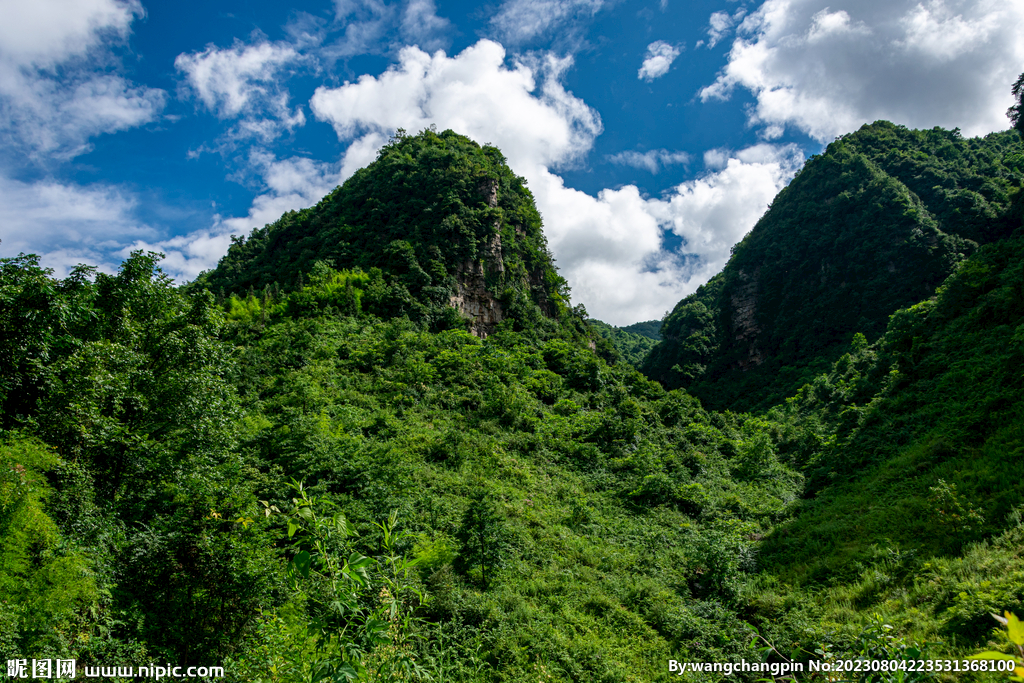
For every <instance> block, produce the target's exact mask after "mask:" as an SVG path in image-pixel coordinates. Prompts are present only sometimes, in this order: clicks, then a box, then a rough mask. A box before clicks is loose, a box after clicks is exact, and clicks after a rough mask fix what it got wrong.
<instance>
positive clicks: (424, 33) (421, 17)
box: [401, 0, 451, 51]
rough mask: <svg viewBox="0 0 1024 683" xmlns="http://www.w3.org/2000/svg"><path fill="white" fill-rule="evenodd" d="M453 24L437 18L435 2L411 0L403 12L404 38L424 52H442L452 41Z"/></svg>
mask: <svg viewBox="0 0 1024 683" xmlns="http://www.w3.org/2000/svg"><path fill="white" fill-rule="evenodd" d="M450 29H451V22H450V21H448V20H447V19H445V18H444V17H439V16H437V7H436V6H435V5H434V0H409V2H408V3H407V4H406V6H405V10H404V11H403V12H402V27H401V30H402V38H403V39H404V40H405V41H406V43H408V44H409V45H416V46H418V47H420V48H422V49H424V50H428V51H429V50H440V49H442V48H445V47H447V46H448V43H450V42H451V41H449V40H448V37H447V34H448V31H449V30H450Z"/></svg>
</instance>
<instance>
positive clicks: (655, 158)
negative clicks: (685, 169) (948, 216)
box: [607, 149, 690, 173]
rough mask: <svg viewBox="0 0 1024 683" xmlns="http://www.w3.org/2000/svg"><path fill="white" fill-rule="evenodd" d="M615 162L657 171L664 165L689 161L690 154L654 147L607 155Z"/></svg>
mask: <svg viewBox="0 0 1024 683" xmlns="http://www.w3.org/2000/svg"><path fill="white" fill-rule="evenodd" d="M607 159H608V161H610V162H612V163H613V164H620V165H622V166H632V167H633V168H641V169H644V170H646V171H649V172H650V173H657V172H658V171H660V170H661V167H662V166H672V165H675V164H685V163H689V161H690V155H689V154H687V153H686V152H670V151H668V150H667V149H652V150H650V151H647V152H642V153H641V152H634V151H627V152H619V153H618V154H612V155H609V156H608V157H607Z"/></svg>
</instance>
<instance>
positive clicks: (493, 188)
mask: <svg viewBox="0 0 1024 683" xmlns="http://www.w3.org/2000/svg"><path fill="white" fill-rule="evenodd" d="M478 190H479V192H480V194H481V195H483V197H484V200H485V201H486V202H487V205H488V206H491V207H495V206H497V205H498V181H497V180H492V179H488V180H484V181H483V182H482V183H480V187H479V188H478ZM500 230H501V222H500V220H496V221H495V223H494V234H493V235H492V236H491V238H490V239H489V240H487V242H486V243H485V244H484V246H483V248H482V250H481V252H482V253H481V257H482V258H481V259H480V260H477V261H470V260H467V261H466V262H465V263H463V264H462V265H461V266H460V267H459V270H458V273H457V274H456V276H455V277H456V280H457V287H458V290H457V291H456V292H455V293H454V294H452V295H451V298H450V299H449V301H450V302H451V305H452V306H453V307H454V308H455V309H456V310H458V311H459V313H461V314H462V315H464V316H466V317H467V318H470V319H472V321H473V322H472V323H470V327H469V331H470V332H471V333H472V334H473V335H475V336H477V337H480V338H481V339H485V338H486V337H487V336H488V335H489V334H491V333H492V332H494V328H495V326H497V324H498V323H500V322H501V321H502V320H504V319H505V315H504V311H503V310H502V307H501V302H500V301H498V300H497V299H496V298H495V297H494V295H493V294H491V292H489V291H488V290H487V274H488V273H491V274H494V273H498V274H503V273H504V272H505V261H504V258H503V254H502V250H501V233H500Z"/></svg>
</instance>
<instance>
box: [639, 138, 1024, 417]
mask: <svg viewBox="0 0 1024 683" xmlns="http://www.w3.org/2000/svg"><path fill="white" fill-rule="evenodd" d="M1022 181H1024V147H1022V145H1021V142H1020V139H1019V137H1018V135H1017V134H1016V133H1014V132H1006V133H996V134H992V135H988V136H986V137H985V138H974V139H964V138H963V137H961V135H960V133H959V131H958V130H953V131H947V130H942V129H939V128H935V129H932V130H909V129H907V128H905V127H902V126H896V125H894V124H892V123H888V122H885V121H879V122H876V123H874V124H872V125H868V126H864V127H863V128H861V129H860V130H859V131H857V132H856V133H852V134H850V135H846V136H844V137H842V138H840V139H838V140H836V141H835V142H833V143H832V144H830V145H829V146H828V148H827V149H826V150H825V152H824V153H822V154H821V155H817V156H814V157H812V158H811V159H809V160H808V161H807V164H806V165H805V166H804V168H803V169H802V170H801V172H800V173H799V174H798V175H797V176H796V178H794V179H793V181H792V182H791V183H790V185H789V187H787V188H786V189H784V190H783V191H782V192H780V193H779V195H778V196H777V197H776V198H775V201H774V202H773V203H772V205H771V207H770V208H769V210H768V212H767V213H766V214H765V215H764V216H763V217H762V218H761V220H760V221H758V223H757V225H756V226H755V227H754V229H753V230H752V231H751V232H750V234H748V235H747V236H746V237H745V238H744V239H743V240H742V241H741V242H740V243H739V244H737V245H736V246H735V248H734V250H733V255H732V257H731V258H730V260H729V263H728V264H727V265H726V267H725V269H724V270H723V271H722V273H720V274H719V275H717V276H716V277H714V278H713V279H712V280H711V281H710V282H708V283H707V284H706V285H704V286H703V287H701V288H700V289H699V290H698V291H697V292H696V293H694V294H692V295H691V296H689V297H687V298H685V299H683V300H682V301H681V302H680V303H679V304H678V305H677V306H676V307H675V309H674V310H673V311H672V313H671V314H670V315H669V316H668V317H667V318H666V320H665V322H664V326H663V328H662V330H661V334H662V336H663V337H664V341H663V342H662V343H660V344H659V345H658V346H656V347H655V348H654V349H653V350H652V352H651V354H650V355H649V356H648V358H647V359H646V361H645V362H644V364H643V369H644V372H645V373H647V374H648V376H650V377H652V378H654V379H657V380H659V381H661V382H662V383H663V384H665V385H666V386H667V387H670V388H675V387H684V388H686V389H687V391H689V392H690V393H692V394H694V395H695V396H697V397H698V398H700V399H701V400H702V401H703V402H704V403H705V405H707V406H708V407H709V408H711V409H715V410H725V409H731V410H751V409H765V408H767V407H769V406H771V405H773V404H776V403H779V402H781V401H782V400H783V399H784V398H786V397H788V396H791V395H793V394H794V393H796V391H797V390H798V389H799V388H800V387H801V386H802V385H803V384H805V383H806V382H808V381H810V380H811V379H812V378H813V377H814V376H815V375H817V374H819V373H821V372H825V371H827V370H828V368H829V367H830V365H831V363H832V362H833V361H834V360H835V359H836V358H837V357H838V356H839V354H840V353H841V352H842V351H843V350H844V349H845V348H846V347H847V346H848V344H849V343H850V340H851V338H852V337H853V335H854V334H855V333H858V332H859V333H863V334H864V335H866V337H867V338H868V339H869V340H874V339H877V338H878V337H879V336H880V335H881V334H882V333H883V332H884V331H885V328H886V323H887V321H888V319H889V316H890V315H891V314H892V313H894V312H895V311H896V310H898V309H900V308H902V307H905V306H909V305H911V304H914V303H916V302H918V301H920V300H922V299H926V298H928V297H929V296H930V295H931V294H932V293H933V292H934V291H935V288H936V287H937V286H938V285H939V284H940V283H941V282H942V281H943V280H944V279H945V278H946V277H947V276H948V275H949V274H950V273H952V272H954V271H955V270H956V269H957V268H958V266H959V264H960V263H962V262H963V261H964V259H965V258H967V257H968V256H970V254H972V253H974V251H975V250H976V249H977V248H978V245H979V244H984V243H989V242H993V241H995V240H998V239H1000V238H1003V237H1006V236H1008V235H1009V234H1010V233H1011V232H1012V231H1013V229H1014V228H1015V227H1016V226H1017V225H1019V224H1020V215H1019V214H1020V207H1021V202H1020V199H1021V194H1020V190H1021V185H1022ZM1015 198H1016V200H1015Z"/></svg>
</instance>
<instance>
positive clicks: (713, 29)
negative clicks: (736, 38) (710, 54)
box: [707, 7, 747, 49]
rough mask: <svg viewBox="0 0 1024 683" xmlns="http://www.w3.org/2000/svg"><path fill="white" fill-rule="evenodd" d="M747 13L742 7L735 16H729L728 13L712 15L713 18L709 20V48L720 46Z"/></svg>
mask: <svg viewBox="0 0 1024 683" xmlns="http://www.w3.org/2000/svg"><path fill="white" fill-rule="evenodd" d="M746 12H747V11H746V10H745V9H743V8H742V7H741V8H740V9H738V10H736V12H735V13H733V14H729V13H728V12H714V13H712V15H711V18H709V19H708V42H707V46H708V48H709V49H710V48H713V47H714V46H715V45H718V43H719V41H721V40H722V38H724V37H725V36H727V35H728V34H729V32H730V31H731V30H732V27H733V26H735V25H736V24H737V23H738V22H739V21H740V19H742V18H743V15H745V14H746Z"/></svg>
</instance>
